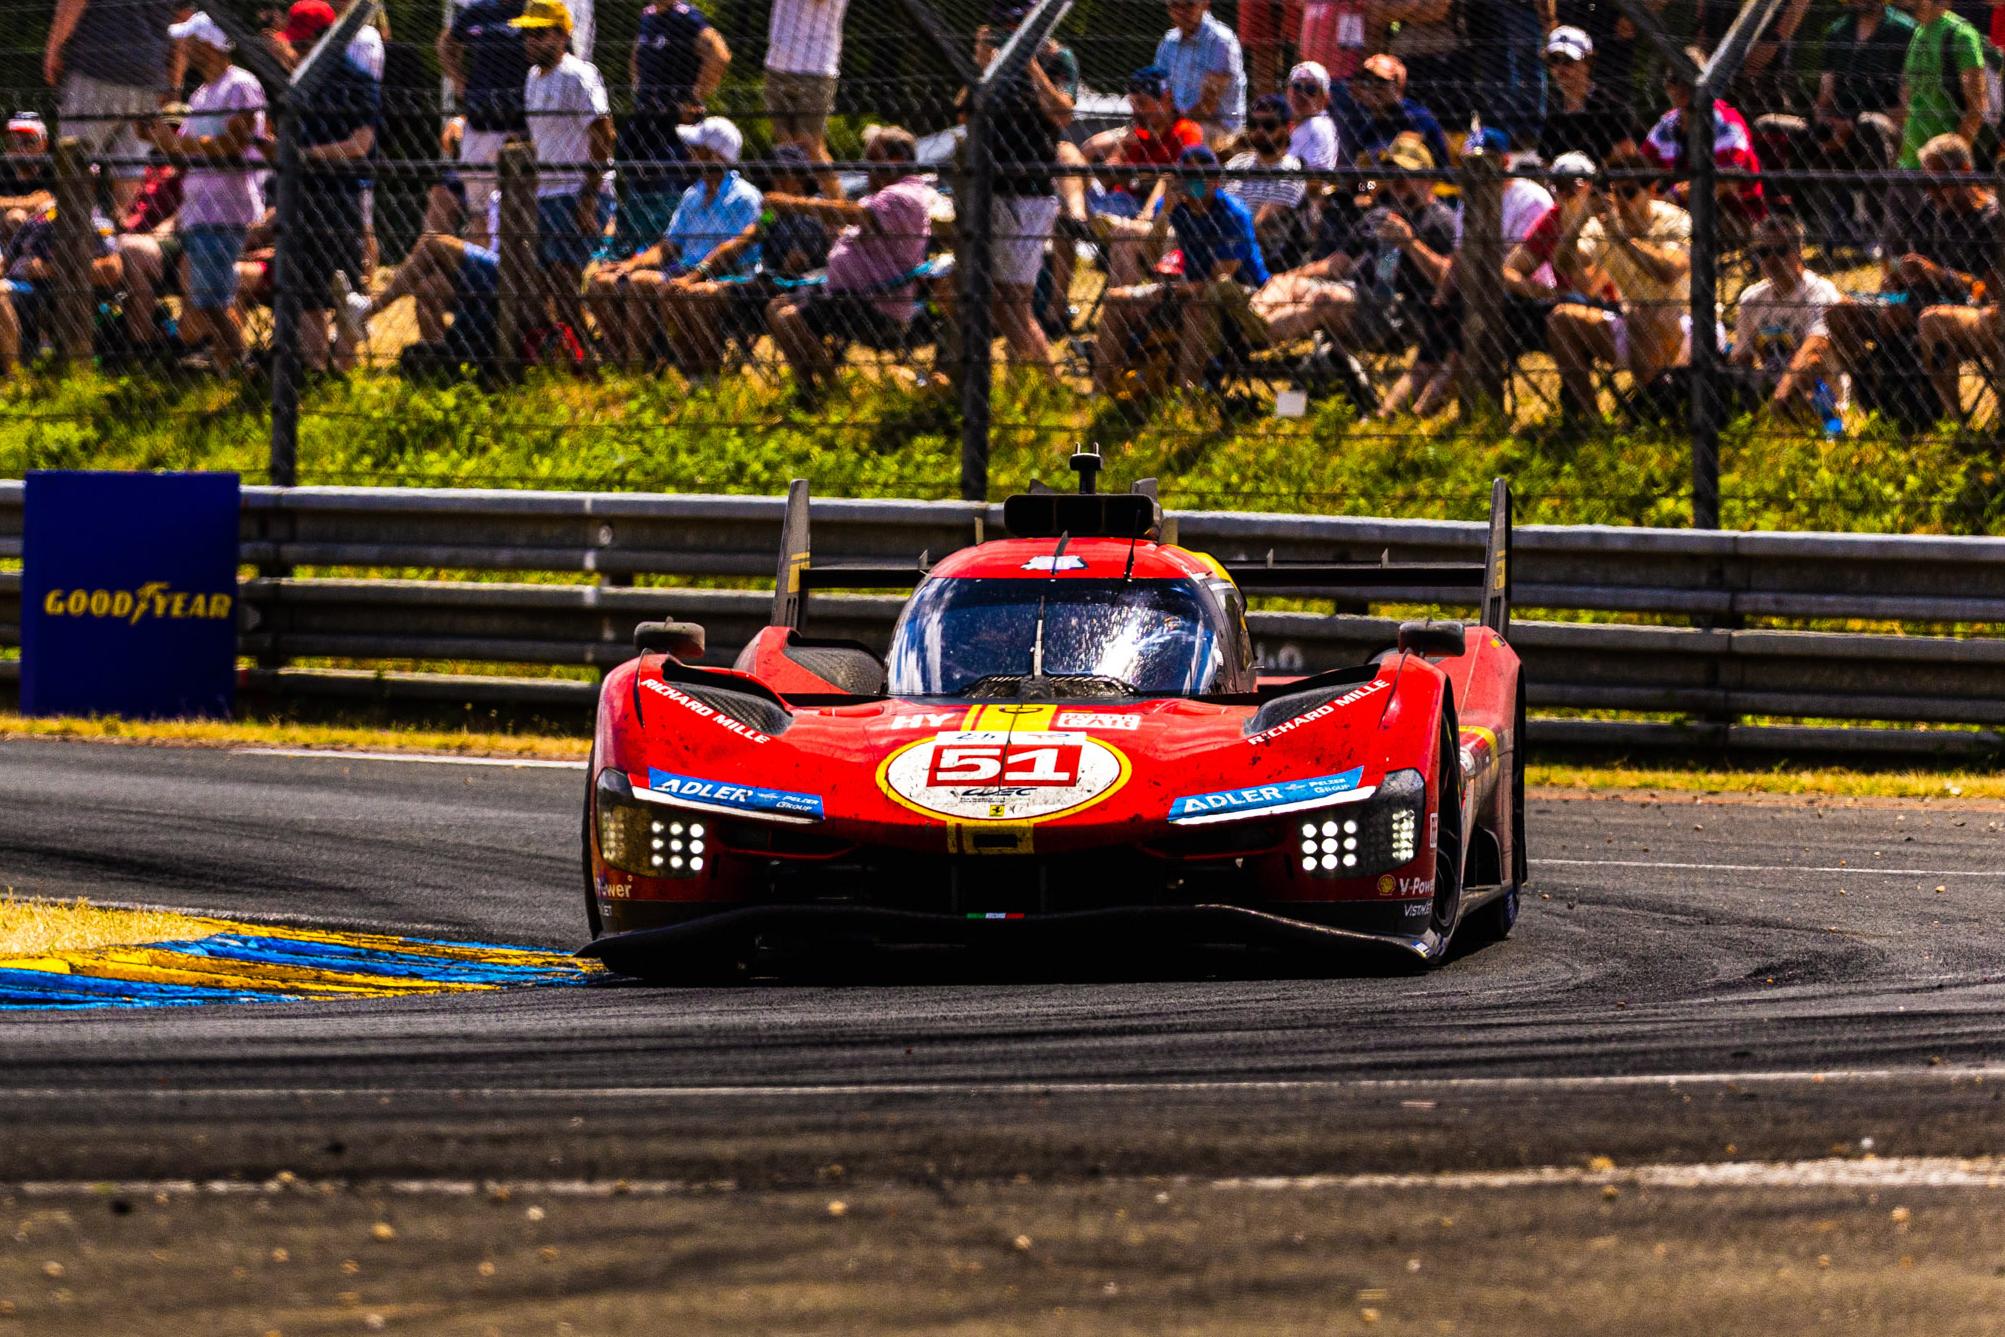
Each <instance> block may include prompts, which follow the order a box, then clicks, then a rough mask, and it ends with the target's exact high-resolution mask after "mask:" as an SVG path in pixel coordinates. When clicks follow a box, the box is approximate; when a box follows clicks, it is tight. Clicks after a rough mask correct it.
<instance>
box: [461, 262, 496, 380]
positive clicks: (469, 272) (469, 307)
mask: <svg viewBox="0 0 2005 1337" xmlns="http://www.w3.org/2000/svg"><path fill="white" fill-rule="evenodd" d="M500 290H501V255H500V253H499V252H498V251H495V250H492V249H490V248H489V247H486V246H468V247H467V248H466V250H465V251H464V252H463V253H462V255H461V257H460V263H459V282H458V283H457V284H456V285H455V292H456V294H457V296H456V299H455V300H454V302H453V307H452V318H453V323H452V332H451V333H452V343H453V345H454V346H455V347H457V348H459V349H461V350H463V351H464V352H465V353H466V354H467V355H469V356H473V357H477V358H478V357H492V356H493V355H494V336H495V331H496V330H497V329H498V328H499V327H500V323H501V315H500V306H499V304H498V303H497V302H496V300H495V298H496V295H497V294H498V293H499V292H500Z"/></svg>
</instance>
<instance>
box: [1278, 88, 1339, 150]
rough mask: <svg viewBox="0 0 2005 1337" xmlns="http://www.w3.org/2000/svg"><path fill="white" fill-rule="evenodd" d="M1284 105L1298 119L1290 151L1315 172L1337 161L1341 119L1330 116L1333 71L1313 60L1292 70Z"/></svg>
mask: <svg viewBox="0 0 2005 1337" xmlns="http://www.w3.org/2000/svg"><path fill="white" fill-rule="evenodd" d="M1283 109H1284V110H1285V111H1286V112H1287V113H1288V116H1289V117H1290V119H1292V120H1293V121H1294V130H1293V131H1292V132H1291V133H1290V134H1289V136H1288V151H1289V152H1290V153H1291V154H1293V155H1294V156H1295V158H1296V159H1297V160H1298V161H1299V162H1300V163H1301V165H1302V166H1303V167H1306V168H1308V169H1309V170H1310V171H1312V172H1327V171H1329V170H1330V169H1331V168H1333V167H1335V166H1336V165H1337V155H1338V146H1337V123H1336V122H1335V121H1333V120H1331V119H1330V72H1329V71H1328V70H1326V69H1324V68H1323V67H1322V66H1321V65H1318V64H1317V63H1316V62H1315V61H1313V60H1305V61H1303V62H1302V63H1301V64H1300V65H1297V66H1296V67H1295V68H1294V69H1292V70H1290V71H1288V98H1287V101H1286V102H1285V103H1284V104H1283Z"/></svg>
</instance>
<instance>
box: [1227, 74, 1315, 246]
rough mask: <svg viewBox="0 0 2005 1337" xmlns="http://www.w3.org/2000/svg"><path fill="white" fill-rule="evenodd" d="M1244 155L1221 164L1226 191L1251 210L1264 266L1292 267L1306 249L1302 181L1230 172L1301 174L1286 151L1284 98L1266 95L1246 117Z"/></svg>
mask: <svg viewBox="0 0 2005 1337" xmlns="http://www.w3.org/2000/svg"><path fill="white" fill-rule="evenodd" d="M1245 142H1247V150H1245V152H1241V154H1237V156H1235V158H1231V160H1229V162H1227V164H1225V190H1227V192H1229V194H1231V196H1233V198H1237V200H1239V202H1241V204H1245V206H1247V208H1249V210H1253V235H1255V237H1257V239H1259V249H1261V257H1263V259H1267V261H1269V265H1273V267H1279V265H1283V259H1281V257H1289V261H1285V263H1289V265H1291V263H1293V259H1291V257H1295V255H1299V253H1301V251H1303V249H1305V247H1307V241H1309V239H1307V235H1305V233H1307V225H1309V220H1311V212H1309V210H1307V208H1303V198H1305V194H1307V186H1305V184H1303V180H1301V176H1299V174H1295V176H1235V172H1255V170H1259V172H1301V158H1297V156H1295V154H1293V152H1289V150H1287V98H1285V96H1281V94H1279V92H1269V94H1265V96H1261V98H1255V102H1253V110H1251V112H1247V132H1245Z"/></svg>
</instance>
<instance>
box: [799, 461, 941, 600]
mask: <svg viewBox="0 0 2005 1337" xmlns="http://www.w3.org/2000/svg"><path fill="white" fill-rule="evenodd" d="M930 565H931V563H930V561H929V560H928V554H926V553H923V552H922V553H920V554H919V560H918V561H916V562H914V563H912V564H911V565H908V566H887V565H877V564H871V563H865V564H860V565H853V566H847V565H822V566H817V565H815V563H814V559H813V550H812V548H811V547H810V545H809V542H808V480H807V479H805V478H796V479H795V480H794V481H793V482H792V483H791V484H789V485H788V487H787V512H786V518H785V519H784V520H782V521H781V523H780V566H779V570H778V572H777V573H775V576H774V580H773V620H772V625H773V626H776V627H792V628H795V629H797V630H798V629H799V627H800V625H801V617H802V614H803V613H804V612H805V611H806V608H807V601H808V595H809V593H811V592H812V591H814V590H818V589H819V590H909V589H913V588H915V587H916V586H917V585H918V584H919V582H920V581H922V580H924V579H925V578H926V571H927V568H928V567H929V566H930Z"/></svg>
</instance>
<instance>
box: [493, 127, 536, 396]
mask: <svg viewBox="0 0 2005 1337" xmlns="http://www.w3.org/2000/svg"><path fill="white" fill-rule="evenodd" d="M500 181H501V217H500V224H499V227H500V233H501V235H500V236H499V237H498V238H496V240H495V249H496V251H497V252H498V253H499V265H500V270H499V273H498V274H497V275H496V276H495V321H494V366H495V371H496V374H497V375H499V376H501V377H503V378H506V379H509V380H513V379H514V378H515V377H516V376H518V375H520V374H521V371H522V338H523V335H525V334H526V333H528V331H529V329H530V326H531V317H532V315H533V314H534V312H535V309H536V303H537V302H538V300H539V298H538V296H537V295H538V293H540V292H541V286H540V285H539V284H538V282H537V279H536V150H535V149H534V148H532V147H531V146H530V145H528V144H524V143H514V144H504V145H503V146H502V149H501V162H500Z"/></svg>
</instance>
